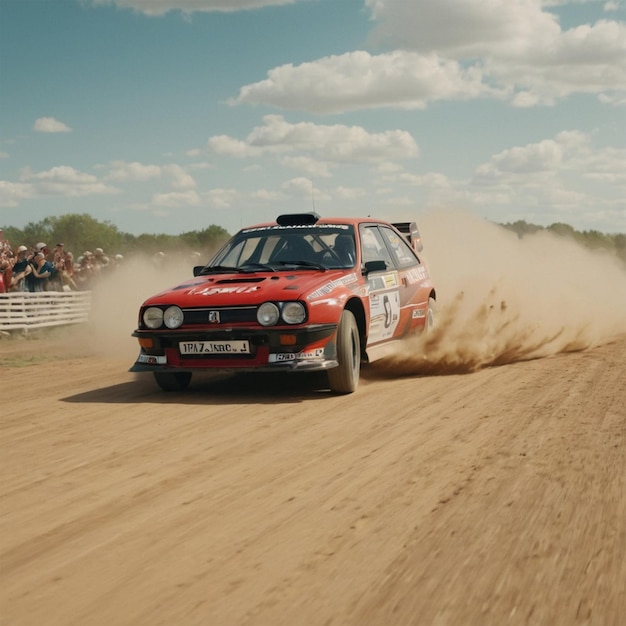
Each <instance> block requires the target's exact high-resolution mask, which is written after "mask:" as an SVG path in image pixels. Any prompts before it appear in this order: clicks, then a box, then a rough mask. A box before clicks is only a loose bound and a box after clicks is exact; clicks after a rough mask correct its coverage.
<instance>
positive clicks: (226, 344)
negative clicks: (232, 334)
mask: <svg viewBox="0 0 626 626" xmlns="http://www.w3.org/2000/svg"><path fill="white" fill-rule="evenodd" d="M178 348H179V350H180V353H181V354H250V342H249V341H181V342H180V343H179V344H178Z"/></svg>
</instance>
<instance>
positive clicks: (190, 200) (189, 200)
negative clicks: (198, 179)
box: [151, 190, 200, 209]
mask: <svg viewBox="0 0 626 626" xmlns="http://www.w3.org/2000/svg"><path fill="white" fill-rule="evenodd" d="M151 204H152V206H156V207H161V208H168V209H178V208H184V207H188V206H198V205H199V204H200V196H199V195H198V194H197V193H196V192H195V191H193V190H189V191H176V192H172V193H157V194H154V195H153V196H152V202H151Z"/></svg>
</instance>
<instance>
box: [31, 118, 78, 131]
mask: <svg viewBox="0 0 626 626" xmlns="http://www.w3.org/2000/svg"><path fill="white" fill-rule="evenodd" d="M33 130H35V131H37V132H39V133H69V132H70V131H71V130H72V129H71V128H70V127H69V126H68V125H67V124H64V123H63V122H59V120H56V119H54V118H53V117H40V118H39V119H37V120H35V123H34V125H33Z"/></svg>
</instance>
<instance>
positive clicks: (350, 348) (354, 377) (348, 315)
mask: <svg viewBox="0 0 626 626" xmlns="http://www.w3.org/2000/svg"><path fill="white" fill-rule="evenodd" d="M337 361H338V362H339V365H338V366H337V367H333V368H332V369H330V370H328V382H329V384H330V389H331V391H333V392H334V393H352V392H353V391H355V390H356V388H357V387H358V385H359V375H360V373H361V339H360V337H359V328H358V326H357V323H356V320H355V319H354V315H353V314H352V312H351V311H344V312H343V313H342V314H341V319H340V320H339V326H338V328H337Z"/></svg>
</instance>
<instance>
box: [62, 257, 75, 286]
mask: <svg viewBox="0 0 626 626" xmlns="http://www.w3.org/2000/svg"><path fill="white" fill-rule="evenodd" d="M62 282H63V290H64V291H68V290H69V291H78V285H77V284H76V281H75V280H74V255H73V254H72V253H71V252H69V250H68V251H67V252H65V253H64V264H63V274H62Z"/></svg>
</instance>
